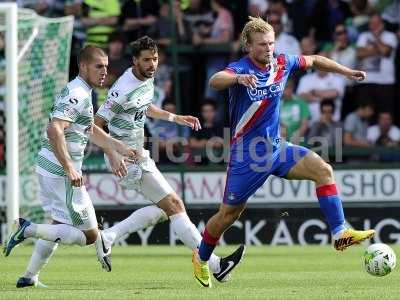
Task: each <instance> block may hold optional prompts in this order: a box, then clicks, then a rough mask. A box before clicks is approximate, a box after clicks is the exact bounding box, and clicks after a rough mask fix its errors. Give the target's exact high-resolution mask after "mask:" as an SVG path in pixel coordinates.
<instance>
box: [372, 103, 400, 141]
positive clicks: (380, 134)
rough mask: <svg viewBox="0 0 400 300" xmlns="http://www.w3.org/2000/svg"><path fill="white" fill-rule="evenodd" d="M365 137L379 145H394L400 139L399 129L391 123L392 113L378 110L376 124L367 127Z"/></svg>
mask: <svg viewBox="0 0 400 300" xmlns="http://www.w3.org/2000/svg"><path fill="white" fill-rule="evenodd" d="M367 139H368V141H370V142H371V143H372V144H375V145H379V146H395V145H398V144H399V141H400V129H399V128H398V127H397V126H394V125H393V115H392V114H391V113H390V112H389V111H386V112H380V113H379V116H378V124H377V125H373V126H370V127H368V131H367Z"/></svg>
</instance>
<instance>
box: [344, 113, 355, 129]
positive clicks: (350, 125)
mask: <svg viewBox="0 0 400 300" xmlns="http://www.w3.org/2000/svg"><path fill="white" fill-rule="evenodd" d="M355 129H356V120H355V119H354V116H353V115H351V114H350V115H348V116H347V117H346V120H345V121H344V131H345V132H349V133H352V132H354V130H355Z"/></svg>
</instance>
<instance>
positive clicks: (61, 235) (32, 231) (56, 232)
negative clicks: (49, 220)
mask: <svg viewBox="0 0 400 300" xmlns="http://www.w3.org/2000/svg"><path fill="white" fill-rule="evenodd" d="M24 236H25V237H26V238H29V237H36V238H40V239H43V240H46V241H52V242H58V243H61V244H66V245H79V246H86V236H85V234H84V233H83V232H82V231H81V230H79V229H78V228H75V227H73V226H71V225H67V224H34V223H32V224H31V225H29V226H28V227H26V229H25V231H24Z"/></svg>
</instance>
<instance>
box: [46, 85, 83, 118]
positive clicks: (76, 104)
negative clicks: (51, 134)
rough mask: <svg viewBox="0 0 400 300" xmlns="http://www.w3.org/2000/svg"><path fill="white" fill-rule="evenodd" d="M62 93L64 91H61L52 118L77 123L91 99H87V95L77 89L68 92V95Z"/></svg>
mask: <svg viewBox="0 0 400 300" xmlns="http://www.w3.org/2000/svg"><path fill="white" fill-rule="evenodd" d="M67 91H68V89H67ZM62 94H63V92H61V95H60V96H59V97H58V98H57V100H56V102H55V103H54V107H53V111H52V113H51V118H57V119H61V120H65V121H68V122H71V123H75V122H76V120H77V118H78V117H79V115H80V113H81V112H82V109H83V108H84V104H85V102H86V101H90V99H87V95H83V94H80V93H78V92H76V91H71V92H68V93H67V94H66V95H62Z"/></svg>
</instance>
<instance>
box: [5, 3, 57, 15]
mask: <svg viewBox="0 0 400 300" xmlns="http://www.w3.org/2000/svg"><path fill="white" fill-rule="evenodd" d="M0 2H2V1H0ZM16 2H17V4H18V6H19V7H24V8H30V9H33V10H34V11H35V12H36V13H37V14H38V15H41V16H45V17H61V16H63V12H64V4H65V0H17V1H16Z"/></svg>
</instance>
